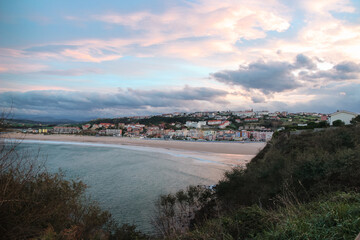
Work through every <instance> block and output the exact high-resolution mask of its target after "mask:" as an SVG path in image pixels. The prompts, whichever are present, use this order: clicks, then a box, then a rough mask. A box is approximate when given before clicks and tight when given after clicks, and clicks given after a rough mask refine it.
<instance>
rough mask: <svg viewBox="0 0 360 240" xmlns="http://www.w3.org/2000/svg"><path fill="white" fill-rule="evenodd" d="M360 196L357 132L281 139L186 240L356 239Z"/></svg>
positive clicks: (220, 194) (228, 179)
mask: <svg viewBox="0 0 360 240" xmlns="http://www.w3.org/2000/svg"><path fill="white" fill-rule="evenodd" d="M359 190H360V125H359V124H357V125H356V124H354V125H352V126H345V127H339V128H328V129H326V130H322V131H319V132H313V131H309V132H304V133H302V134H298V135H296V134H291V133H290V132H287V133H282V134H279V135H278V136H277V137H275V138H274V139H273V140H272V141H271V142H269V144H268V145H267V146H266V147H265V148H264V149H263V150H262V151H261V152H260V153H259V154H258V155H257V156H256V157H255V158H254V159H253V160H252V161H251V162H250V163H249V164H248V165H247V167H246V169H241V168H235V169H233V170H232V171H230V172H228V173H226V175H225V178H224V179H223V180H222V181H220V182H219V184H218V186H217V188H216V193H215V194H214V199H216V202H217V204H214V202H213V201H209V202H208V204H207V205H206V206H205V207H203V208H202V211H199V212H198V213H197V214H198V216H199V217H198V218H197V219H195V221H193V222H192V224H193V225H192V228H191V231H189V232H187V233H185V234H181V239H355V237H356V236H357V234H358V233H359V231H360V230H359V229H360V194H359ZM200 214H201V217H200ZM204 216H206V218H204ZM204 219H205V220H204Z"/></svg>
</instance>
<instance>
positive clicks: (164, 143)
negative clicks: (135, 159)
mask: <svg viewBox="0 0 360 240" xmlns="http://www.w3.org/2000/svg"><path fill="white" fill-rule="evenodd" d="M6 138H13V139H24V140H41V141H62V142H85V143H86V142H88V143H102V144H118V145H132V146H142V147H154V148H162V149H171V150H185V151H193V152H206V153H219V154H241V155H256V154H257V153H258V152H259V151H260V150H261V149H263V148H264V147H265V145H266V143H263V142H253V143H252V142H250V143H243V142H193V141H174V140H154V139H138V138H125V137H106V136H101V137H95V136H79V135H65V134H62V135H40V134H21V133H10V134H6Z"/></svg>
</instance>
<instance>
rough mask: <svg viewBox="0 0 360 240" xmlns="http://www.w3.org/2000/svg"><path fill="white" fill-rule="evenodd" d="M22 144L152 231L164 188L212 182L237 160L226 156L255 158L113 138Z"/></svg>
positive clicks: (122, 217) (117, 215)
mask: <svg viewBox="0 0 360 240" xmlns="http://www.w3.org/2000/svg"><path fill="white" fill-rule="evenodd" d="M19 147H20V149H28V150H30V151H32V150H33V151H34V152H36V151H37V150H38V149H40V153H41V156H42V157H43V158H45V159H46V167H47V169H48V170H49V171H51V172H56V171H58V170H59V169H61V170H62V171H63V172H65V175H66V177H67V178H72V179H79V180H82V181H83V182H84V183H85V184H87V186H88V190H87V193H88V194H90V196H91V198H92V199H93V200H96V201H98V202H99V203H100V205H101V207H102V208H103V209H104V210H108V211H110V212H111V214H112V216H113V217H114V219H115V220H117V221H118V222H119V223H130V224H135V225H137V226H138V228H139V229H140V230H142V231H145V232H152V226H151V224H150V222H151V218H152V216H153V213H154V203H155V201H156V199H157V198H158V196H159V195H160V194H166V193H174V192H176V191H177V190H179V189H182V188H186V187H187V186H189V185H212V184H215V183H216V182H218V180H220V179H221V178H222V176H223V173H224V171H225V170H228V169H230V168H231V167H232V166H231V165H228V164H224V163H222V162H220V161H219V160H220V159H238V160H239V163H240V162H241V161H243V160H244V159H250V158H251V156H249V155H246V156H244V155H229V154H210V153H197V152H186V151H171V150H166V149H157V148H147V147H137V146H119V145H111V144H93V143H75V142H72V143H71V142H70V143H69V142H55V141H53V142H49V141H47V142H43V141H36V140H24V141H23V142H22V143H21V144H20V146H19Z"/></svg>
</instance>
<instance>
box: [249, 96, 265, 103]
mask: <svg viewBox="0 0 360 240" xmlns="http://www.w3.org/2000/svg"><path fill="white" fill-rule="evenodd" d="M251 101H253V103H263V102H265V98H264V97H263V96H260V95H255V96H252V97H251Z"/></svg>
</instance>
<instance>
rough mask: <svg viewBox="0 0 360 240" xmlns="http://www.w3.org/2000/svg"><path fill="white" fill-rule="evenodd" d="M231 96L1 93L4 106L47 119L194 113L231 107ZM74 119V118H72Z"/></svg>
mask: <svg viewBox="0 0 360 240" xmlns="http://www.w3.org/2000/svg"><path fill="white" fill-rule="evenodd" d="M227 94H228V93H227V92H226V91H223V90H218V89H213V88H205V87H198V88H194V87H188V86H185V87H184V88H182V89H174V90H166V91H165V90H164V91H161V90H155V91H151V90H148V91H145V90H134V89H126V90H123V89H119V91H118V92H116V93H98V92H78V91H57V90H45V91H28V92H4V93H0V106H2V107H7V106H9V104H10V103H13V107H14V109H15V110H16V111H17V112H21V113H23V112H29V111H30V110H31V111H36V112H41V113H42V114H47V115H65V116H67V115H69V114H70V113H72V114H75V115H82V114H83V115H86V116H96V115H97V116H100V113H101V112H106V114H108V115H110V116H116V115H127V114H129V113H133V112H140V111H142V112H144V111H148V112H151V111H156V110H157V111H159V109H163V108H169V109H186V108H187V109H194V108H201V107H202V106H210V105H212V104H214V105H216V104H225V103H227V102H226V101H225V100H224V98H225V97H226V95H227ZM70 115H71V114H70Z"/></svg>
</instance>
